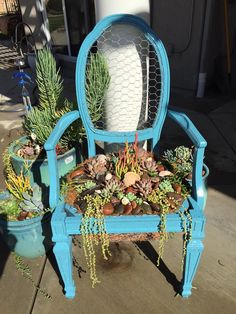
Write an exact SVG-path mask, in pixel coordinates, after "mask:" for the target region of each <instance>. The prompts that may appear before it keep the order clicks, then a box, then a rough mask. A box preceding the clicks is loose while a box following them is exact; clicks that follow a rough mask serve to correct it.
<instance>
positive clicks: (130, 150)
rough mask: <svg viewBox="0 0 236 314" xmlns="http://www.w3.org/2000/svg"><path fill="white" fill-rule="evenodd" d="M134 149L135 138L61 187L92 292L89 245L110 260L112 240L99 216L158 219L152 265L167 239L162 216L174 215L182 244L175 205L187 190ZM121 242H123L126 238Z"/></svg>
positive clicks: (93, 269) (152, 159)
mask: <svg viewBox="0 0 236 314" xmlns="http://www.w3.org/2000/svg"><path fill="white" fill-rule="evenodd" d="M137 143H138V141H137V138H136V141H135V143H134V144H132V145H128V143H126V145H125V148H124V149H121V150H120V151H119V152H118V153H110V154H106V155H101V154H100V155H97V156H95V157H93V158H90V159H88V160H86V161H84V162H83V163H82V164H80V165H78V167H77V168H76V169H74V170H73V171H71V172H70V173H69V174H68V175H67V178H66V180H65V181H64V183H63V189H62V191H63V193H64V197H65V200H66V203H67V204H69V205H71V208H70V209H68V210H71V211H72V212H73V213H74V214H75V213H76V212H77V213H79V215H81V226H80V231H81V234H82V238H83V247H84V252H85V256H86V259H87V263H88V267H89V269H90V278H91V280H92V285H93V286H94V285H95V284H96V283H97V282H98V278H97V275H96V256H95V245H98V244H99V243H101V249H102V253H103V256H104V258H105V259H107V258H108V257H109V255H110V251H109V241H110V238H111V237H112V235H109V234H108V233H107V230H106V224H105V216H112V215H115V216H120V215H122V216H125V215H135V216H137V215H158V216H160V226H159V238H160V241H159V258H158V261H157V263H158V264H159V261H160V258H161V257H162V255H163V247H164V242H165V241H166V240H167V239H168V234H167V232H166V219H167V218H166V217H167V215H168V214H170V213H174V212H177V213H178V214H179V215H180V217H181V218H183V219H182V221H183V222H184V223H183V225H184V226H185V227H184V228H185V230H184V231H185V238H184V239H185V243H186V241H187V234H188V232H189V230H187V228H188V227H187V226H186V217H188V213H187V212H186V213H185V211H184V210H183V208H182V209H181V205H182V203H183V202H184V200H185V199H186V198H187V196H188V195H189V193H190V188H189V185H187V184H185V181H184V178H183V177H181V176H180V175H179V174H177V173H173V172H172V171H170V169H168V167H166V166H165V165H164V164H163V163H162V162H161V161H160V160H157V159H156V158H155V156H154V155H153V154H152V153H150V152H146V151H145V150H143V149H142V148H139V147H138V144H137ZM189 225H191V224H189ZM116 236H117V235H116ZM121 236H122V237H123V239H124V238H125V237H131V236H132V235H131V234H128V235H124V234H123V235H121Z"/></svg>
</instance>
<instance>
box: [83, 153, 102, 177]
mask: <svg viewBox="0 0 236 314" xmlns="http://www.w3.org/2000/svg"><path fill="white" fill-rule="evenodd" d="M100 156H103V155H98V156H97V158H94V159H92V160H91V161H90V162H88V163H86V164H85V169H86V172H87V173H88V175H89V176H90V177H91V178H96V176H97V175H98V174H105V173H106V171H107V167H106V164H107V162H106V159H105V158H101V157H100ZM104 157H106V156H104Z"/></svg>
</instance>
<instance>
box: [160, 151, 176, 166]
mask: <svg viewBox="0 0 236 314" xmlns="http://www.w3.org/2000/svg"><path fill="white" fill-rule="evenodd" d="M162 158H163V159H164V160H166V161H167V162H168V163H170V164H173V163H175V162H176V156H175V153H174V151H173V150H171V149H167V150H166V151H165V152H164V153H163V156H162Z"/></svg>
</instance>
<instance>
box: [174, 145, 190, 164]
mask: <svg viewBox="0 0 236 314" xmlns="http://www.w3.org/2000/svg"><path fill="white" fill-rule="evenodd" d="M174 152H175V156H176V158H177V161H178V159H180V160H181V161H182V162H184V161H191V160H192V150H191V148H189V147H185V146H178V147H176V148H175V150H174Z"/></svg>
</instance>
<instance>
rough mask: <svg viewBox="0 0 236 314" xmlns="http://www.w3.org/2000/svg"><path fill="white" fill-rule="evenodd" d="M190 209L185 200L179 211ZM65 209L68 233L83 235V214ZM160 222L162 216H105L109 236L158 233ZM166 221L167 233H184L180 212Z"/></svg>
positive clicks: (69, 207) (70, 207) (70, 208)
mask: <svg viewBox="0 0 236 314" xmlns="http://www.w3.org/2000/svg"><path fill="white" fill-rule="evenodd" d="M189 208H190V204H189V202H188V200H185V201H184V203H183V205H182V207H181V208H180V209H179V210H180V212H182V213H183V212H184V210H186V209H189ZM65 209H66V212H67V216H66V219H65V226H66V230H67V233H68V234H69V235H72V234H81V232H80V225H81V221H82V214H78V213H77V209H76V208H74V207H72V206H70V205H67V204H66V205H65ZM91 219H93V218H91ZM160 221H161V219H160V215H120V216H115V215H113V216H105V225H106V231H107V233H108V234H127V233H156V232H159V231H160ZM166 221H167V222H166V232H182V231H183V218H181V217H180V215H179V213H178V212H175V213H171V214H168V215H167V217H166ZM91 231H92V230H91ZM94 232H95V230H94Z"/></svg>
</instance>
